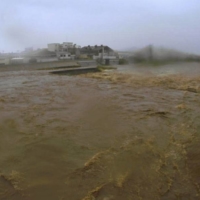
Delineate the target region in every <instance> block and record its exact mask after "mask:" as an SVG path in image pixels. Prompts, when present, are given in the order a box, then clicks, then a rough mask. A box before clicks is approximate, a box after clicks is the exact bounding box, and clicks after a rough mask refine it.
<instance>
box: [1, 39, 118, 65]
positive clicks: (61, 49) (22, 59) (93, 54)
mask: <svg viewBox="0 0 200 200" xmlns="http://www.w3.org/2000/svg"><path fill="white" fill-rule="evenodd" d="M76 59H77V60H79V59H94V60H97V61H99V62H101V63H104V64H110V63H111V62H116V63H117V62H118V54H117V53H116V52H115V51H114V50H113V49H111V48H110V47H108V46H104V45H100V46H98V45H95V46H90V45H88V46H84V47H81V46H80V45H77V44H74V43H72V42H63V43H62V44H60V43H50V44H48V45H47V48H43V49H37V50H33V48H26V49H25V50H24V51H22V52H20V53H0V65H10V64H23V63H40V62H53V61H60V60H76Z"/></svg>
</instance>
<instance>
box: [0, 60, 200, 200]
mask: <svg viewBox="0 0 200 200" xmlns="http://www.w3.org/2000/svg"><path fill="white" fill-rule="evenodd" d="M117 68H118V69H117V70H105V71H103V72H98V73H88V74H83V75H76V76H64V75H63V76H59V75H52V74H50V73H49V71H48V70H44V71H42V70H23V71H20V70H19V71H11V70H9V71H1V70H0V199H2V200H44V199H45V200H46V199H48V200H56V199H58V200H65V199H66V200H122V199H127V200H133V199H134V200H142V199H144V200H151V199H152V200H156V199H160V200H168V199H177V200H178V199H181V200H188V199H200V148H199V144H200V64H199V63H177V64H169V65H166V66H160V67H149V66H140V67H138V66H134V65H127V66H120V67H119V66H118V67H117Z"/></svg>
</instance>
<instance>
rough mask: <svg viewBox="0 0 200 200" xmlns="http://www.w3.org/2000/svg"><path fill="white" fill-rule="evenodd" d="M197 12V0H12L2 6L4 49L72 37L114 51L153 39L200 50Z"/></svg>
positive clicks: (169, 45) (41, 45) (1, 40)
mask: <svg viewBox="0 0 200 200" xmlns="http://www.w3.org/2000/svg"><path fill="white" fill-rule="evenodd" d="M199 16H200V2H199V1H197V0H191V1H186V0H174V1H172V0H169V1H166V2H160V1H158V0H146V1H144V0H141V1H140V2H135V1H131V0H124V1H122V0H117V1H114V0H110V1H103V0H97V1H90V0H79V1H64V0H58V1H52V0H41V1H39V0H30V1H25V0H21V1H20V2H18V1H16V0H8V1H6V2H1V7H0V22H1V31H0V44H1V45H0V52H11V51H13V52H15V51H17V50H19V51H22V50H24V48H27V47H33V48H34V49H37V48H46V47H47V44H48V43H62V42H73V43H75V44H78V45H81V46H85V45H95V44H97V45H101V44H103V45H108V46H110V47H111V48H113V49H115V50H126V49H127V50H128V49H131V48H142V47H144V46H146V45H149V44H152V45H155V46H163V47H166V48H171V49H176V50H179V51H183V52H188V53H196V54H200V46H199V43H198V41H199V39H200V25H199V22H198V19H199Z"/></svg>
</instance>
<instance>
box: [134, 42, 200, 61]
mask: <svg viewBox="0 0 200 200" xmlns="http://www.w3.org/2000/svg"><path fill="white" fill-rule="evenodd" d="M130 59H132V60H134V61H136V62H137V61H138V62H139V61H143V60H158V61H165V60H172V61H181V60H198V61H199V60H200V56H198V55H195V54H189V53H184V52H181V51H177V50H174V49H169V48H164V47H155V46H152V45H149V46H147V47H145V48H142V49H140V50H137V51H135V52H133V54H132V55H131V56H130Z"/></svg>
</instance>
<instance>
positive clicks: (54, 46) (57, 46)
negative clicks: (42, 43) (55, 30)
mask: <svg viewBox="0 0 200 200" xmlns="http://www.w3.org/2000/svg"><path fill="white" fill-rule="evenodd" d="M60 50H61V45H60V44H59V43H51V44H48V51H51V52H57V51H60Z"/></svg>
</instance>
